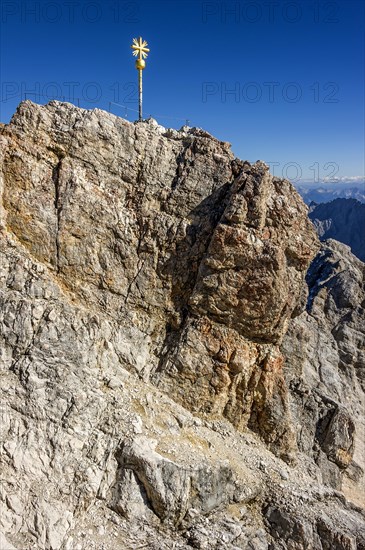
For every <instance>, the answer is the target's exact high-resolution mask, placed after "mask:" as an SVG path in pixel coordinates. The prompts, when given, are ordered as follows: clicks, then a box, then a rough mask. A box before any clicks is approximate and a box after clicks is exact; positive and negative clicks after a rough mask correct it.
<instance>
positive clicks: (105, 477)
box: [0, 101, 365, 550]
mask: <svg viewBox="0 0 365 550" xmlns="http://www.w3.org/2000/svg"><path fill="white" fill-rule="evenodd" d="M0 131H1V134H0V141H1V161H0V162H1V176H0V177H1V180H0V189H1V266H0V281H1V293H0V300H1V308H0V338H1V371H0V372H1V379H2V383H1V392H2V399H1V403H2V422H1V426H0V428H1V453H2V454H1V460H2V467H1V471H2V486H1V492H0V503H1V514H0V520H1V528H0V530H1V531H2V534H1V538H0V542H1V545H2V546H1V548H4V549H11V548H15V549H16V550H23V549H24V550H28V549H29V550H30V549H47V550H56V549H60V550H61V549H62V550H83V549H85V550H86V549H88V550H89V549H95V550H118V549H123V550H124V549H131V550H132V549H133V550H134V549H137V548H148V549H156V550H157V549H158V550H164V549H166V550H167V549H169V550H170V549H176V550H177V549H186V550H188V549H190V548H200V549H209V550H210V549H212V550H213V549H216V550H218V549H227V550H237V549H244V550H269V549H270V550H280V549H281V550H296V549H298V550H300V549H313V550H316V549H319V550H320V549H323V550H327V549H328V550H329V549H332V548H334V549H338V550H342V549H343V550H356V549H359V550H361V549H364V548H365V513H364V502H363V500H362V494H361V493H362V491H361V487H362V483H363V471H364V464H363V452H362V451H363V448H362V446H363V432H362V429H363V424H362V413H363V410H362V406H363V398H364V372H365V370H364V367H365V362H364V351H363V348H364V330H363V328H362V327H363V326H364V324H363V320H364V305H365V302H364V300H365V295H364V264H362V263H361V262H360V261H358V260H357V259H356V258H354V256H353V255H352V254H351V252H350V251H349V249H348V248H347V247H344V246H342V245H340V244H339V243H336V242H334V241H330V242H328V243H327V244H326V245H325V246H324V247H323V248H322V249H321V250H320V251H319V242H318V238H317V236H316V233H315V231H314V228H313V226H312V224H311V222H310V221H309V219H308V216H307V207H306V206H305V205H304V203H303V201H302V199H301V198H300V196H299V195H298V194H297V192H296V191H295V189H294V188H293V187H292V186H291V184H290V183H289V182H288V181H285V180H281V179H279V178H275V177H272V176H271V175H270V174H269V171H268V167H267V166H266V165H265V164H264V163H263V162H257V163H255V164H253V165H251V164H250V163H248V162H245V161H241V160H239V159H236V158H235V157H234V155H233V154H232V152H231V151H230V146H229V144H228V143H226V142H222V141H219V140H217V139H215V138H214V137H212V136H211V135H210V134H208V133H207V132H205V131H203V130H201V129H197V128H188V127H183V128H182V129H181V130H180V131H176V130H171V129H165V128H162V127H161V126H159V125H158V124H157V123H156V122H155V121H153V120H149V121H147V122H139V123H130V122H127V121H125V120H123V119H120V118H118V117H116V116H114V115H111V114H109V113H106V112H103V111H100V110H93V111H86V110H83V109H80V108H76V107H74V106H72V105H70V104H67V103H59V102H56V101H54V102H51V103H49V104H48V105H46V106H39V105H35V104H33V103H31V102H30V101H26V102H23V103H21V104H20V105H19V107H18V110H17V112H16V113H15V115H14V117H13V118H12V120H11V122H10V124H9V125H6V126H4V125H3V126H2V127H1V129H0ZM318 251H319V252H318ZM317 253H318V254H317ZM313 258H315V260H314V262H312V260H313ZM311 262H312V263H311ZM310 264H311V267H310V270H309V272H308V275H307V282H306V281H305V277H306V273H307V269H308V267H309V266H310ZM308 288H309V298H308V300H307V293H308Z"/></svg>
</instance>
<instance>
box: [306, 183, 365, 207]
mask: <svg viewBox="0 0 365 550" xmlns="http://www.w3.org/2000/svg"><path fill="white" fill-rule="evenodd" d="M295 187H296V189H297V191H298V193H299V194H300V195H301V197H302V198H303V200H304V202H305V203H306V204H310V203H311V202H313V201H314V202H316V203H323V202H331V201H333V200H335V199H356V200H357V201H359V202H362V203H365V189H364V187H363V186H360V187H359V186H357V187H349V186H348V185H346V186H345V185H341V186H338V185H334V186H333V187H328V184H326V185H319V186H318V187H312V186H305V185H296V186H295Z"/></svg>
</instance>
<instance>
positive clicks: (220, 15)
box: [0, 0, 365, 180]
mask: <svg viewBox="0 0 365 550" xmlns="http://www.w3.org/2000/svg"><path fill="white" fill-rule="evenodd" d="M364 30H365V29H364V2H363V1H362V0H336V1H333V2H328V1H323V0H319V1H318V2H316V1H315V0H313V1H312V0H293V1H289V0H288V1H280V0H252V1H251V0H250V1H248V0H241V1H239V0H238V1H233V2H231V1H222V2H221V1H214V0H212V1H199V0H194V1H189V0H179V1H175V0H162V1H153V0H135V1H134V0H133V1H125V2H124V1H119V2H118V1H117V0H111V1H109V0H105V1H101V0H95V1H91V0H90V1H88V0H68V1H66V0H54V1H52V2H51V1H50V0H46V1H39V0H38V1H25V2H24V1H20V0H19V1H16V0H15V1H11V2H5V1H4V2H3V3H2V7H1V104H0V105H1V115H0V120H1V121H2V122H7V121H9V119H10V117H11V115H12V114H13V112H14V110H15V108H16V106H17V104H18V102H19V100H20V94H21V93H22V94H23V97H24V94H25V93H26V92H28V98H29V99H36V98H35V96H34V95H31V94H30V93H29V92H32V91H36V92H37V93H39V92H40V93H41V94H45V95H48V96H57V97H61V96H64V97H66V98H67V99H68V98H69V97H70V96H71V99H72V97H74V98H79V99H78V100H76V99H75V101H79V102H80V105H81V106H82V107H86V108H94V107H100V108H103V109H108V108H109V102H115V103H120V104H124V105H127V106H128V107H129V108H130V109H137V108H138V107H137V96H136V93H135V92H136V79H137V71H136V70H135V69H134V61H133V58H132V55H131V50H130V44H131V41H132V38H133V37H137V36H139V35H142V36H143V38H145V39H146V40H147V41H148V43H149V46H150V49H151V52H150V56H149V58H148V60H147V68H146V70H145V71H144V113H145V115H146V116H147V115H149V114H152V115H153V116H154V117H155V118H157V119H158V120H159V122H160V123H161V124H163V125H164V126H172V127H177V128H178V127H180V126H181V125H182V124H183V123H184V119H189V120H190V123H191V125H194V126H199V127H203V128H205V129H207V130H208V131H209V132H211V133H213V134H214V135H215V136H217V137H218V138H220V139H222V140H225V141H230V142H231V143H232V149H233V151H234V153H235V154H236V155H237V156H239V157H241V158H244V159H248V160H250V161H255V160H257V159H262V160H265V161H266V162H268V163H276V165H275V166H273V168H274V170H275V173H276V174H278V175H282V173H283V171H284V172H285V173H284V175H286V176H288V177H289V178H293V179H295V178H296V177H298V171H300V172H301V173H299V175H301V176H302V178H304V179H308V180H311V179H313V178H314V176H316V177H319V178H320V179H321V178H324V177H326V176H331V175H336V176H337V177H347V176H352V177H354V176H363V175H364V173H365V169H364ZM70 83H72V84H70ZM229 91H231V92H232V91H233V93H229ZM37 101H38V102H42V103H46V102H47V98H43V97H40V98H39V97H38V98H37ZM112 109H113V112H114V113H115V114H119V115H120V116H124V114H125V111H124V109H123V108H121V107H118V106H116V105H113V106H112ZM136 114H137V113H135V112H134V111H129V112H128V118H131V119H135V118H136ZM160 115H167V116H170V117H177V118H181V120H175V119H173V118H171V119H167V118H163V117H162V116H160ZM288 163H292V164H289V166H288Z"/></svg>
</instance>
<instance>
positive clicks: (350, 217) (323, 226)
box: [309, 199, 365, 262]
mask: <svg viewBox="0 0 365 550" xmlns="http://www.w3.org/2000/svg"><path fill="white" fill-rule="evenodd" d="M309 218H310V219H311V220H312V222H313V224H314V226H315V228H316V230H317V233H318V235H319V237H320V239H321V240H322V241H324V240H327V239H335V240H336V241H340V242H342V243H344V244H347V245H348V246H350V248H351V250H352V252H353V254H355V256H357V257H358V258H359V259H360V260H362V261H363V262H364V261H365V240H364V235H365V204H362V203H361V202H359V201H358V200H355V199H335V200H333V201H331V202H326V203H322V204H317V205H316V204H312V205H311V206H310V212H309Z"/></svg>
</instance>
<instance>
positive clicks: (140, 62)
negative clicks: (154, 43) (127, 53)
mask: <svg viewBox="0 0 365 550" xmlns="http://www.w3.org/2000/svg"><path fill="white" fill-rule="evenodd" d="M147 46H148V44H147V42H146V41H145V40H143V39H142V37H141V36H140V37H139V38H133V44H132V46H131V48H132V50H133V55H134V57H137V59H136V69H137V70H138V84H139V86H138V89H139V120H142V71H143V69H144V68H145V67H146V62H145V58H146V57H147V56H148V52H149V51H150V50H149V48H147Z"/></svg>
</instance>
